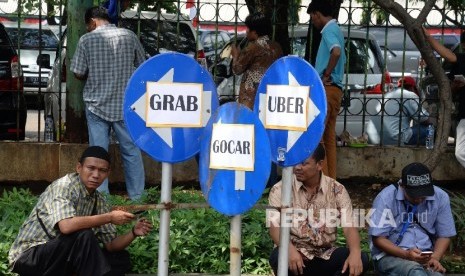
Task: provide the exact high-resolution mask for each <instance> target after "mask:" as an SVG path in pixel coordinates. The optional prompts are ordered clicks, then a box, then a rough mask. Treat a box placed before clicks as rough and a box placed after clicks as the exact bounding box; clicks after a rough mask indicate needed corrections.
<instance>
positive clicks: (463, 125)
mask: <svg viewBox="0 0 465 276" xmlns="http://www.w3.org/2000/svg"><path fill="white" fill-rule="evenodd" d="M456 130H457V137H456V139H455V158H457V161H459V163H460V165H462V167H464V168H465V119H461V120H460V122H459V124H458V125H457V128H456Z"/></svg>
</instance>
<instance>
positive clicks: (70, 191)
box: [8, 173, 116, 265]
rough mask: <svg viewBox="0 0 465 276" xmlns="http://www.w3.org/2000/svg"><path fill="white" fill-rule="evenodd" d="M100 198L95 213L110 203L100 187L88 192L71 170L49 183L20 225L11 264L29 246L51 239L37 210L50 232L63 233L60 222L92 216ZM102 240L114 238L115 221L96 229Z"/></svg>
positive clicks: (106, 211) (107, 208)
mask: <svg viewBox="0 0 465 276" xmlns="http://www.w3.org/2000/svg"><path fill="white" fill-rule="evenodd" d="M96 200H97V206H96V213H97V214H104V213H108V212H109V211H110V207H109V206H108V205H107V203H106V202H105V200H104V198H103V197H102V196H101V194H100V193H99V192H98V191H95V192H94V194H92V195H91V194H89V192H88V191H87V190H86V188H85V186H84V184H83V183H81V181H80V178H79V175H78V174H77V173H71V174H68V175H66V176H64V177H62V178H60V179H58V180H56V181H54V182H53V183H52V184H50V185H49V186H48V187H47V189H46V190H45V191H44V192H43V193H42V194H41V195H40V197H39V200H38V202H37V204H36V206H35V207H34V209H33V210H32V212H31V214H30V215H29V217H28V218H27V220H26V221H25V222H24V223H23V225H22V226H21V229H20V230H19V233H18V236H17V237H16V240H15V241H14V243H13V245H12V246H11V249H10V252H9V254H8V260H9V262H10V265H13V264H14V262H15V261H16V260H17V259H18V257H19V256H20V255H21V253H23V252H24V251H26V250H27V249H29V248H31V247H34V246H37V245H40V244H44V243H46V242H48V241H49V240H50V238H49V237H48V236H47V233H46V232H45V231H44V230H43V229H42V227H41V225H40V222H39V220H38V219H37V214H36V210H38V214H39V217H40V219H41V220H42V222H43V224H44V226H45V228H46V229H47V232H48V233H49V234H50V235H51V236H52V237H56V236H58V235H59V234H60V231H59V229H58V225H57V223H58V222H59V221H61V220H63V219H66V218H72V217H77V216H90V215H92V211H93V209H94V206H95V201H96ZM93 231H94V233H95V236H96V237H97V239H98V240H99V241H100V242H102V243H108V242H111V241H112V240H113V239H114V238H115V237H116V228H115V226H114V225H113V224H110V223H109V224H105V225H102V226H100V227H97V228H94V229H93Z"/></svg>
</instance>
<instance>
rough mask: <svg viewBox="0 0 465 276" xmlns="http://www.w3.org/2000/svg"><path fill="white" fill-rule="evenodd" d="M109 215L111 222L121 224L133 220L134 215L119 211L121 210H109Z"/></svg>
mask: <svg viewBox="0 0 465 276" xmlns="http://www.w3.org/2000/svg"><path fill="white" fill-rule="evenodd" d="M110 216H111V223H113V224H116V225H122V224H126V223H129V222H131V221H133V220H134V218H135V216H134V215H133V214H131V213H128V212H125V211H121V210H114V211H111V212H110Z"/></svg>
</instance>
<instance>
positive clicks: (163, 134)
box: [123, 53, 218, 163]
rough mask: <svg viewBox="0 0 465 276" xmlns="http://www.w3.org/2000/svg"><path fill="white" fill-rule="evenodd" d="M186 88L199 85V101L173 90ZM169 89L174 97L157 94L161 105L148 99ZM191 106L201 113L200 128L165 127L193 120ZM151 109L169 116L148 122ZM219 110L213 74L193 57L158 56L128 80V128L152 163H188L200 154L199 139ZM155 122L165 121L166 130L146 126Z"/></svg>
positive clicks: (125, 116)
mask: <svg viewBox="0 0 465 276" xmlns="http://www.w3.org/2000/svg"><path fill="white" fill-rule="evenodd" d="M171 84H172V85H171ZM186 84H189V85H191V86H194V87H197V88H198V85H199V84H200V85H202V88H201V89H198V91H201V92H199V97H198V98H192V97H191V98H188V97H189V96H186V95H185V94H184V95H183V96H180V95H182V94H179V95H178V94H177V93H182V92H184V91H180V90H183V89H177V88H174V89H173V88H170V86H173V87H174V86H176V87H181V88H183V86H182V85H186ZM166 86H168V88H166V89H167V90H168V91H169V90H170V89H171V90H173V92H166V93H174V95H166V94H163V95H162V94H159V95H158V94H157V97H156V99H159V101H158V102H155V103H154V100H153V99H152V98H150V99H148V98H149V97H148V96H147V95H148V94H149V92H150V95H153V94H152V93H155V94H156V93H159V91H158V90H157V89H159V87H161V88H164V87H166ZM149 87H155V88H156V89H155V88H150V89H152V90H154V91H155V92H153V91H152V90H150V91H149ZM160 93H161V92H160ZM163 93H165V92H163ZM183 97H185V98H183ZM186 98H187V100H186ZM192 99H194V100H192ZM192 103H194V104H192ZM189 104H190V105H193V106H194V107H193V108H190V109H192V110H194V109H195V108H199V109H201V110H200V111H198V113H196V115H199V113H200V115H199V116H198V117H196V119H198V121H199V123H198V124H197V125H195V126H193V127H191V125H189V126H188V127H183V126H182V125H181V124H179V125H180V126H179V127H178V126H177V125H176V124H174V125H172V124H169V123H166V121H169V120H171V119H172V118H176V120H179V121H182V120H185V119H186V118H187V119H189V118H190V117H192V116H191V115H189V114H191V113H192V112H191V113H189V111H191V110H189V107H187V106H188V105H189ZM149 106H150V107H152V109H154V106H156V107H157V108H160V109H162V108H165V109H166V110H167V111H166V114H168V115H166V116H159V117H156V116H155V118H152V117H150V118H149V117H147V114H149V111H148V107H149ZM217 108H218V95H217V93H216V86H215V83H214V82H213V80H212V78H211V75H210V73H209V72H208V71H207V70H206V69H204V68H202V67H201V66H200V65H199V64H198V62H197V61H195V60H194V59H193V58H192V57H190V56H188V55H184V54H180V53H164V54H159V55H156V56H154V57H152V58H150V59H148V60H147V61H145V62H144V63H143V64H142V65H141V66H139V68H138V69H137V70H136V71H135V72H134V74H133V75H132V77H131V78H130V79H129V82H128V85H127V87H126V94H125V98H124V104H123V112H124V120H125V123H126V127H127V129H128V131H129V134H130V135H131V137H132V139H133V140H134V142H135V144H136V145H137V146H138V147H139V148H140V149H142V150H143V151H144V152H146V153H147V154H148V155H149V156H150V157H152V158H153V159H155V160H157V161H160V162H169V163H176V162H181V161H184V160H187V159H189V158H191V157H193V156H194V155H195V154H197V153H198V152H199V150H200V136H201V135H202V132H203V129H204V127H205V125H206V123H207V122H208V120H209V118H210V116H211V114H212V113H213V112H214V111H215V110H216V109H217ZM195 110H197V109H195ZM169 112H175V113H169ZM169 114H172V115H169ZM173 120H175V119H173ZM153 121H155V122H158V121H162V122H163V123H166V126H165V125H162V124H161V125H156V126H152V124H149V125H150V126H148V123H146V122H150V123H152V122H153Z"/></svg>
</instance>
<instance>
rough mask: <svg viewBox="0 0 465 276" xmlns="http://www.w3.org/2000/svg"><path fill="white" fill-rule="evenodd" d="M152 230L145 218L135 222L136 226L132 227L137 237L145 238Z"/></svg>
mask: <svg viewBox="0 0 465 276" xmlns="http://www.w3.org/2000/svg"><path fill="white" fill-rule="evenodd" d="M152 229H153V225H152V223H151V222H149V221H148V220H146V219H145V218H141V219H140V220H138V221H137V223H136V225H134V233H135V234H136V235H137V236H147V235H148V234H149V233H150V232H151V231H152Z"/></svg>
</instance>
